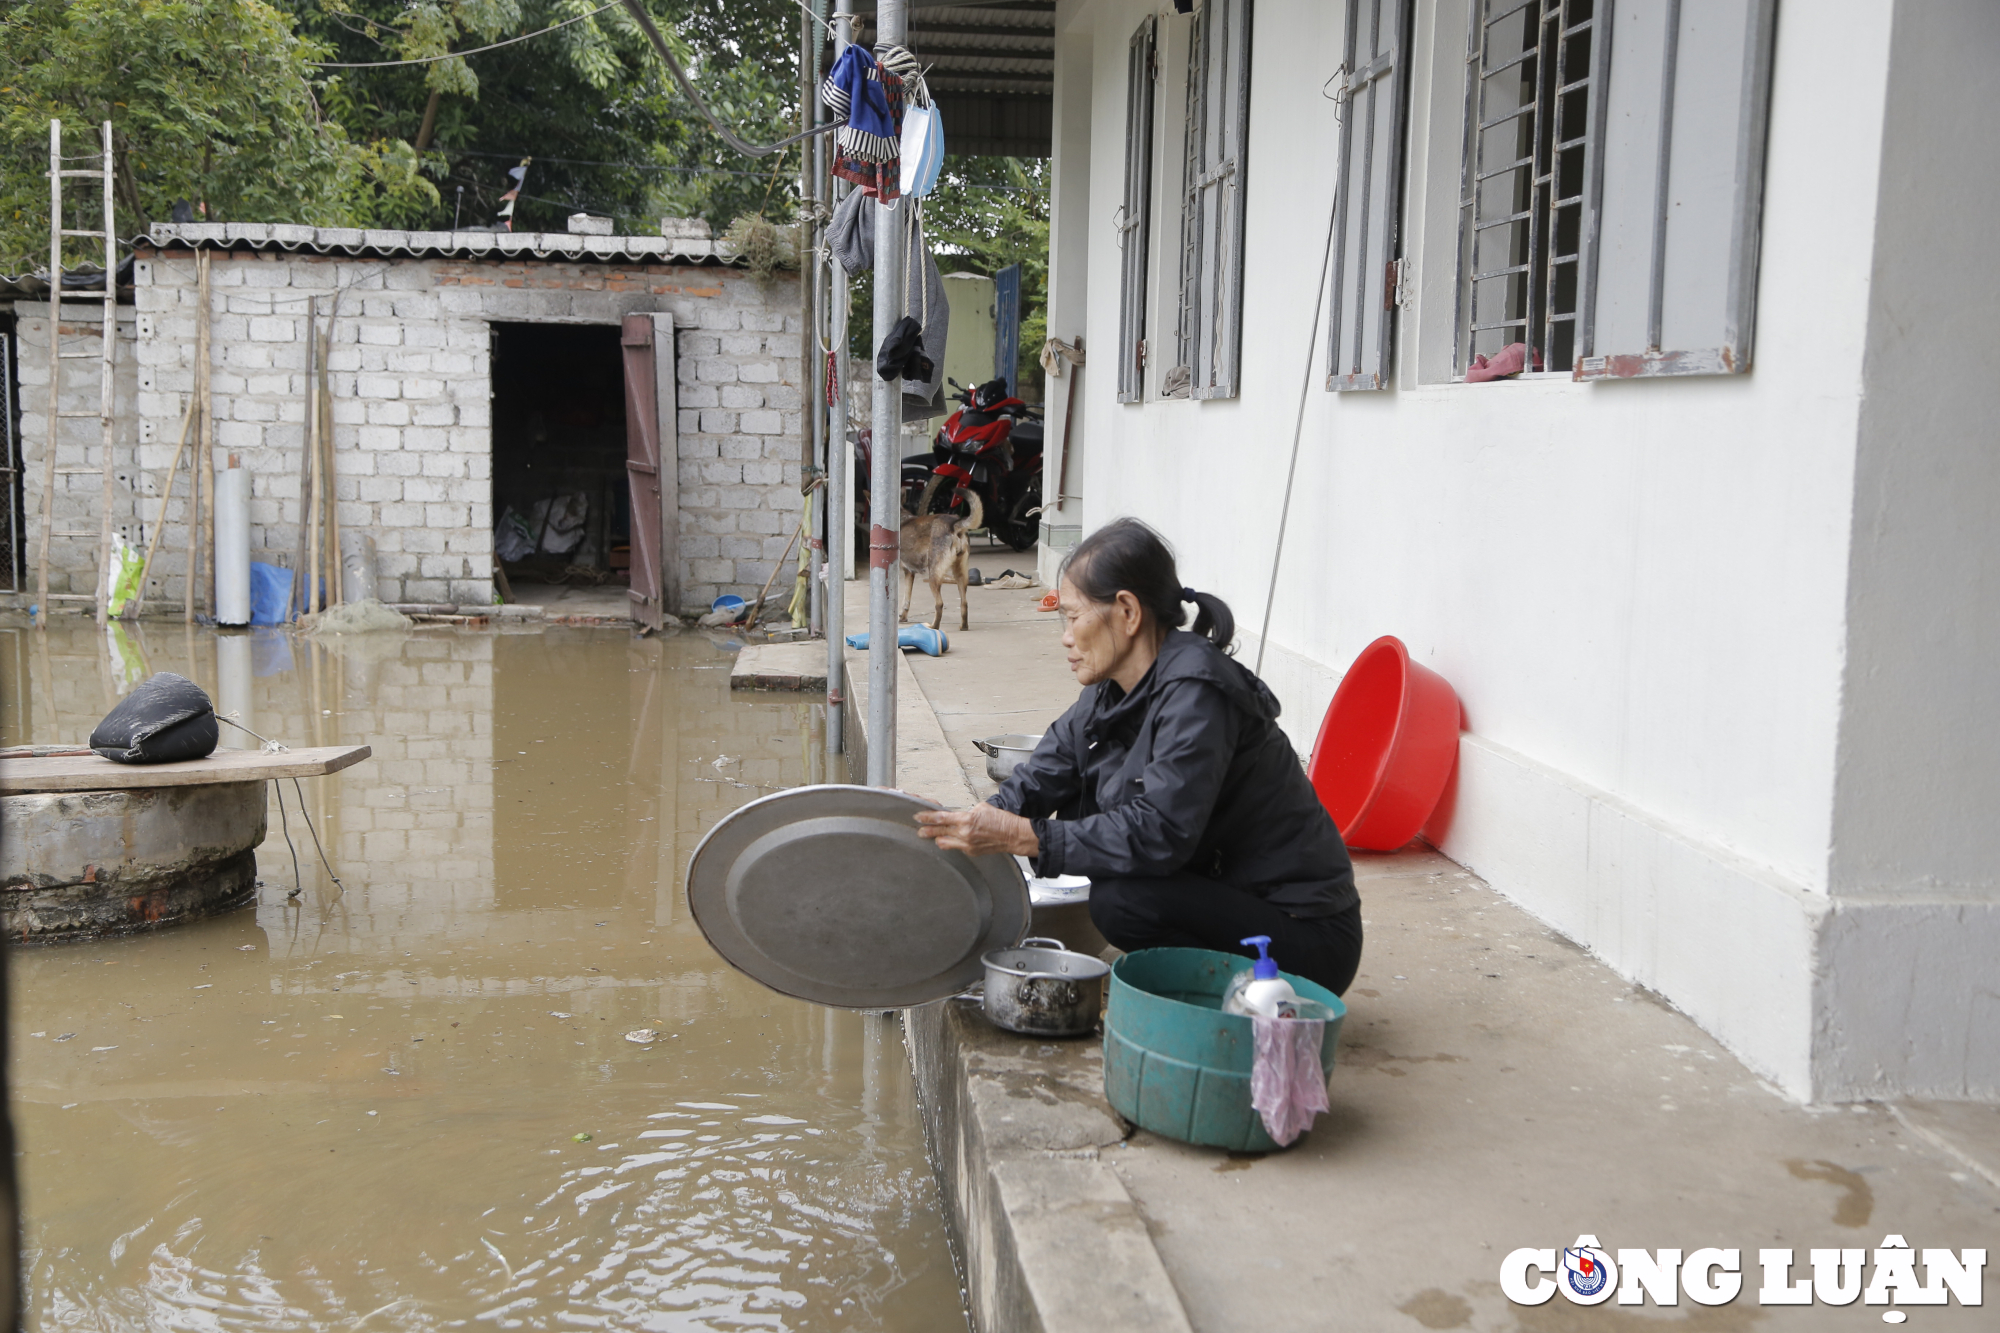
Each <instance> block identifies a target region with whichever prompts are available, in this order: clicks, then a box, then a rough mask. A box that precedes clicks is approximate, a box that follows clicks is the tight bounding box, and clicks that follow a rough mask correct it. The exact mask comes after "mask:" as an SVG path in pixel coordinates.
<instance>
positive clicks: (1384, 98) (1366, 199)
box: [1326, 0, 1410, 391]
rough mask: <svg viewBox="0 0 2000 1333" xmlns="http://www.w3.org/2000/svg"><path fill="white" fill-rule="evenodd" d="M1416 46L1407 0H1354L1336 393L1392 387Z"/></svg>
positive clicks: (1334, 346) (1345, 101)
mask: <svg viewBox="0 0 2000 1333" xmlns="http://www.w3.org/2000/svg"><path fill="white" fill-rule="evenodd" d="M1409 45H1410V0H1347V56H1346V60H1345V62H1344V63H1343V64H1342V66H1341V70H1342V74H1343V75H1344V81H1343V82H1342V84H1341V87H1340V102H1341V112H1340V173H1339V175H1338V177H1337V178H1336V182H1337V183H1336V184H1335V186H1334V188H1335V189H1336V190H1337V191H1338V192H1339V194H1338V197H1337V198H1336V199H1335V201H1334V218H1333V227H1334V242H1333V246H1334V248H1333V253H1334V255H1335V263H1334V266H1333V298H1332V301H1333V319H1332V324H1331V333H1330V336H1329V338H1328V350H1327V376H1326V387H1327V388H1329V389H1333V390H1337V391H1346V390H1351V389H1385V388H1387V387H1388V386H1389V365H1390V361H1391V359H1392V358H1393V356H1394V351H1395V348H1394V342H1393V339H1394V335H1395V314H1396V290H1395V278H1394V276H1393V274H1392V272H1391V265H1393V264H1394V263H1395V262H1396V261H1397V260H1398V259H1399V258H1400V257H1401V250H1400V248H1399V241H1398V236H1397V223H1398V221H1399V219H1400V215H1401V208H1402V190H1403V138H1404V136H1403V124H1404V119H1405V116H1406V108H1407V107H1408V105H1409V86H1410V84H1409V79H1408V78H1407V77H1405V71H1404V68H1403V63H1404V62H1403V56H1404V53H1405V52H1406V51H1408V50H1409Z"/></svg>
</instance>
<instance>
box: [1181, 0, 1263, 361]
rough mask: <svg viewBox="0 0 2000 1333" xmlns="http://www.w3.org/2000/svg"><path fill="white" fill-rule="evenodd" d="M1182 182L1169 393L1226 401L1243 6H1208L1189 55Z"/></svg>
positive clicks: (1239, 223)
mask: <svg viewBox="0 0 2000 1333" xmlns="http://www.w3.org/2000/svg"><path fill="white" fill-rule="evenodd" d="M1187 92H1188V96H1187V166H1186V171H1185V173H1184V174H1183V176H1182V208H1181V299H1180V357H1179V361H1180V364H1179V365H1178V366H1176V367H1175V369H1174V370H1173V371H1171V372H1169V374H1168V376H1167V379H1168V392H1170V393H1173V392H1178V391H1179V388H1180V385H1182V384H1186V385H1187V387H1188V392H1190V393H1191V394H1192V396H1193V397H1196V398H1234V397H1235V396H1236V387H1237V370H1238V362H1239V361H1240V359H1241V351H1242V324H1243V172H1244V149H1245V145H1246V143H1247V140H1248V134H1247V129H1248V124H1249V115H1250V0H1206V3H1204V4H1203V5H1202V7H1201V12H1200V14H1199V15H1197V17H1196V19H1195V29H1194V42H1193V46H1192V49H1191V50H1190V51H1189V53H1188V85H1187Z"/></svg>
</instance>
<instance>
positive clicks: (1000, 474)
mask: <svg viewBox="0 0 2000 1333" xmlns="http://www.w3.org/2000/svg"><path fill="white" fill-rule="evenodd" d="M950 384H951V387H952V388H954V389H957V390H958V392H957V393H956V394H954V395H952V396H953V397H954V398H956V399H957V400H958V402H959V403H960V404H961V406H960V407H959V409H958V411H956V412H954V413H952V414H951V415H950V416H949V417H947V418H946V419H945V423H944V427H943V428H942V429H941V430H939V431H938V433H937V438H936V439H935V440H933V441H932V443H931V451H930V452H929V453H928V454H913V455H911V456H910V457H908V458H905V459H904V460H903V508H904V509H905V510H906V511H908V512H910V513H915V514H933V513H937V514H941V513H949V512H952V511H958V512H965V511H967V510H969V508H970V506H969V505H968V504H967V503H966V501H965V499H964V497H963V496H961V495H960V494H959V492H960V491H961V490H970V491H975V492H977V493H978V495H979V499H980V503H981V504H982V505H983V506H984V508H985V511H986V528H987V531H989V532H991V533H992V534H993V535H994V536H996V537H998V538H999V539H1000V540H1001V541H1003V542H1006V543H1007V544H1008V545H1009V546H1011V547H1013V548H1014V549H1015V550H1017V551H1025V550H1027V549H1028V548H1029V547H1031V546H1033V545H1034V544H1035V540H1036V537H1037V536H1038V535H1039V529H1040V523H1039V521H1038V519H1037V517H1036V511H1037V510H1039V509H1040V508H1041V504H1042V422H1041V419H1040V418H1038V417H1036V416H1035V415H1034V409H1032V408H1030V407H1029V406H1028V405H1027V404H1026V403H1024V402H1022V401H1021V400H1020V399H1019V398H1016V397H1014V396H1013V395H1011V394H1010V393H1008V392H1007V381H1006V380H1003V379H994V380H988V381H987V382H986V383H984V384H982V385H980V386H979V387H978V388H976V389H968V388H966V387H965V386H964V385H962V384H960V383H959V382H958V381H957V380H952V381H950Z"/></svg>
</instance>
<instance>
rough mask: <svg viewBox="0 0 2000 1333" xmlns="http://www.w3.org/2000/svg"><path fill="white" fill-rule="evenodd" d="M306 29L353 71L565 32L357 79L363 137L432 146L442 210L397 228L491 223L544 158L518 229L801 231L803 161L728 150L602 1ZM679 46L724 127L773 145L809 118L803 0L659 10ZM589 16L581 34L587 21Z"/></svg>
mask: <svg viewBox="0 0 2000 1333" xmlns="http://www.w3.org/2000/svg"><path fill="white" fill-rule="evenodd" d="M283 2H284V3H286V4H287V5H289V7H290V8H291V9H292V12H293V13H294V15H295V16H296V19H297V22H298V25H299V28H300V30H301V31H302V32H306V33H309V34H311V35H312V36H313V37H314V38H315V39H316V40H319V41H322V42H324V43H325V44H326V45H327V46H328V47H329V48H331V49H332V50H334V51H336V52H337V53H338V54H337V55H334V56H330V57H328V58H329V59H334V60H338V61H341V62H345V63H348V64H358V63H363V62H375V61H394V60H407V59H413V58H418V57H423V56H437V55H442V54H445V53H446V52H448V51H458V50H468V49H471V48H473V47H477V46H483V45H486V44H488V43H489V42H491V41H494V40H501V39H503V38H504V36H513V35H522V34H526V33H533V32H537V31H539V30H541V29H544V28H548V27H550V26H552V25H555V24H560V23H565V22H567V26H564V27H562V28H560V29H558V30H557V31H554V32H550V33H547V34H546V35H543V36H538V37H534V38H531V39H530V40H527V41H523V42H518V43H516V44H514V45H510V46H505V47H501V48H500V49H498V50H493V51H484V52H480V53H479V54H476V55H473V56H470V57H469V58H463V59H453V60H444V61H437V62H435V63H433V64H429V65H421V66H400V67H393V68H376V69H341V70H338V71H334V73H336V74H337V75H338V77H337V79H336V80H333V81H332V82H331V86H330V89H329V93H328V96H327V98H326V103H327V106H328V108H329V109H330V111H331V112H332V114H333V115H334V116H336V117H337V118H338V119H339V120H340V121H341V122H342V124H344V125H345V126H346V127H347V130H348V132H349V134H350V135H351V136H353V137H355V138H357V139H370V138H377V137H379V138H384V139H390V140H403V141H407V142H409V143H411V144H412V145H413V146H417V147H421V149H422V160H423V170H424V172H425V173H426V174H427V175H428V176H429V177H430V178H431V179H432V180H434V181H436V182H437V183H438V187H439V193H440V200H439V202H438V203H436V204H428V205H422V206H419V207H417V208H415V209H414V210H413V211H412V213H411V215H410V216H408V217H405V218H402V219H400V220H399V221H398V223H397V225H400V226H410V227H447V226H450V225H451V223H452V218H453V214H454V210H456V211H457V214H458V218H459V221H460V222H461V224H471V225H487V224H490V223H491V222H492V221H493V219H494V217H495V214H496V212H497V210H498V208H499V207H500V195H501V194H502V193H504V192H505V191H506V190H507V188H508V186H509V182H508V181H507V179H506V175H505V172H506V170H507V168H509V167H511V166H513V165H514V164H515V163H517V162H519V161H520V159H522V158H523V157H531V158H533V159H534V162H533V164H532V165H531V166H530V168H529V171H528V179H527V185H526V188H525V189H524V190H523V192H522V196H521V198H520V200H519V201H518V203H517V205H516V208H515V212H514V226H515V230H517V231H527V230H540V231H561V230H563V229H564V226H565V219H566V217H567V215H568V214H570V213H572V212H577V211H587V212H591V213H597V214H601V215H605V216H609V217H611V218H613V219H614V220H615V221H616V223H617V225H618V228H619V230H620V231H627V232H637V233H640V234H645V233H649V232H652V231H654V230H656V229H657V227H658V225H659V218H660V216H661V215H662V214H675V215H682V216H701V217H706V218H707V219H708V220H709V221H710V222H711V223H712V224H713V225H714V226H715V228H716V230H717V231H718V232H719V231H721V230H722V229H723V227H725V226H726V225H727V224H728V223H729V222H730V220H731V219H733V218H734V217H735V216H736V215H737V214H739V213H743V212H756V211H765V212H768V213H771V214H773V215H782V216H785V217H789V216H790V214H791V212H792V209H793V206H794V204H795V201H796V199H797V190H796V188H795V187H794V186H793V185H792V184H791V182H792V180H793V179H794V178H795V177H796V174H797V170H798V157H797V155H796V151H794V152H793V153H792V154H790V155H789V159H788V163H787V164H786V165H784V166H779V167H778V171H777V174H776V176H775V177H774V175H773V171H772V169H773V167H774V166H778V164H776V163H774V162H773V161H772V160H771V159H762V160H759V159H753V158H744V157H741V156H739V155H738V154H736V153H734V152H732V151H730V150H729V149H727V148H726V147H725V146H724V145H723V144H722V142H721V140H720V138H719V137H718V136H717V135H716V134H715V132H714V131H713V129H712V128H711V127H710V126H709V125H708V123H707V121H706V120H704V119H703V118H702V117H701V115H700V113H699V112H697V111H696V110H695V109H694V108H693V107H692V106H690V105H688V104H687V102H686V101H685V99H684V98H682V96H681V94H680V92H679V90H678V89H677V88H675V87H674V85H673V83H672V81H671V79H670V78H669V77H668V75H667V73H666V71H665V70H664V69H663V68H662V67H661V65H660V62H659V59H658V57H657V55H656V54H655V53H654V52H653V50H652V47H651V46H650V45H649V44H648V43H647V42H646V40H645V38H644V36H643V34H641V33H640V31H639V29H638V26H637V25H636V24H635V23H633V22H632V20H631V18H630V16H629V15H628V14H626V12H625V11H624V9H623V7H622V6H615V7H613V8H610V9H607V10H603V11H602V12H593V11H597V10H598V9H599V6H600V4H601V0H505V3H502V0H419V3H416V4H411V3H408V2H407V0H283ZM649 7H650V8H651V9H652V10H653V12H654V14H655V16H656V18H657V19H658V20H659V22H660V26H661V27H662V29H663V31H664V32H665V34H666V37H667V40H668V41H669V42H671V43H673V44H675V46H676V47H677V54H678V56H679V57H680V59H681V61H682V63H683V64H684V65H685V66H686V67H687V68H688V70H689V73H690V74H691V75H692V76H693V77H694V78H695V80H696V81H697V83H698V84H699V85H700V86H701V88H702V90H703V95H704V97H706V98H707V99H708V100H709V103H710V105H711V106H712V107H713V108H714V110H715V111H716V113H717V114H718V115H719V116H721V117H722V118H723V119H724V120H725V121H727V122H728V123H729V124H730V125H731V126H732V127H733V128H735V129H736V130H737V132H738V133H740V134H742V135H744V136H745V137H747V138H750V139H753V140H761V141H763V142H770V141H771V140H773V139H775V138H782V137H784V135H786V134H787V133H789V132H790V130H791V128H792V122H793V120H794V119H795V117H796V116H797V92H796V78H797V73H796V71H797V68H798V63H797V62H798V53H797V47H798V18H797V16H798V9H797V7H796V6H795V5H794V4H793V3H792V2H791V0H728V3H725V2H724V0H650V3H649ZM572 20H573V21H572Z"/></svg>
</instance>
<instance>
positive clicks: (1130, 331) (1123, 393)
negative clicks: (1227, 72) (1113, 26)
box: [1118, 17, 1154, 403]
mask: <svg viewBox="0 0 2000 1333" xmlns="http://www.w3.org/2000/svg"><path fill="white" fill-rule="evenodd" d="M1153 33H1154V20H1153V19H1152V18H1151V17H1148V18H1147V19H1146V21H1145V22H1144V23H1141V24H1140V25H1139V30H1138V31H1137V32H1135V33H1133V34H1132V47H1131V50H1130V52H1129V53H1128V54H1127V56H1126V60H1125V201H1124V206H1123V207H1122V208H1120V210H1119V213H1118V248H1119V251H1120V257H1119V263H1118V401H1119V402H1121V403H1136V402H1138V401H1139V400H1140V399H1141V398H1143V397H1144V396H1145V390H1146V364H1145V342H1146V245H1147V240H1148V237H1149V236H1150V234H1151V230H1152V229H1151V227H1150V226H1149V222H1150V219H1151V210H1150V207H1149V204H1150V201H1151V199H1152V197H1153V40H1154V39H1153Z"/></svg>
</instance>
